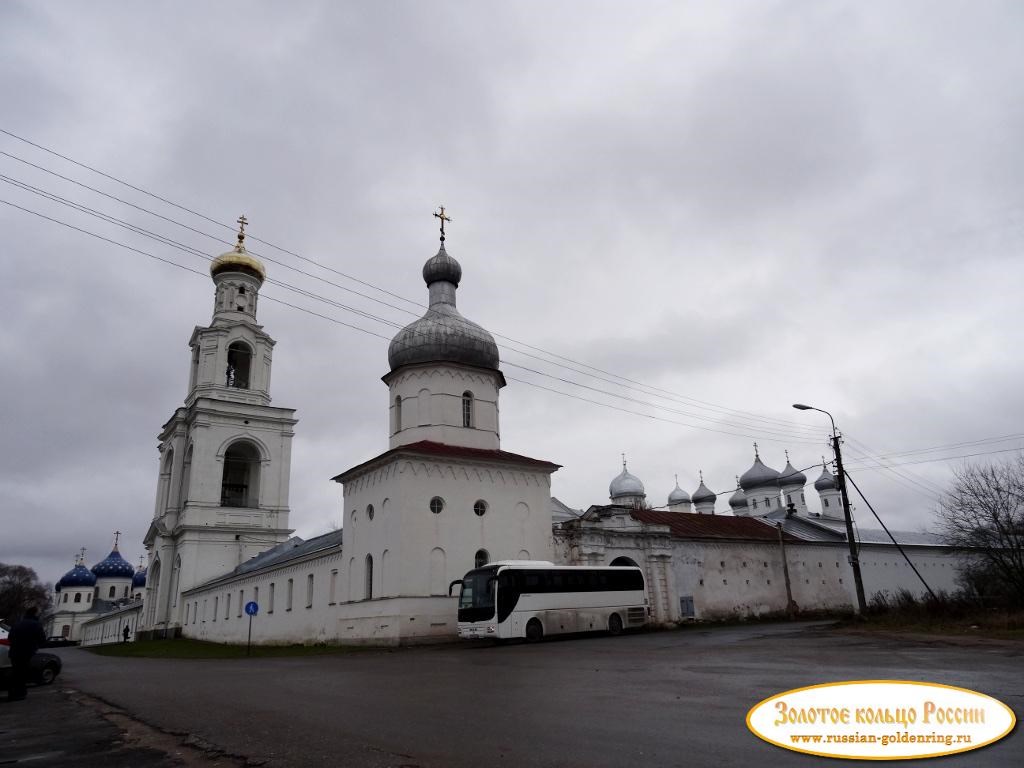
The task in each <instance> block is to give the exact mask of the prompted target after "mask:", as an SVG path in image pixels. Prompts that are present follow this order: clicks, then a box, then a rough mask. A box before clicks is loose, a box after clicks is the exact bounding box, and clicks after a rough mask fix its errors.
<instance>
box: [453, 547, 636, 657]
mask: <svg viewBox="0 0 1024 768" xmlns="http://www.w3.org/2000/svg"><path fill="white" fill-rule="evenodd" d="M456 584H461V585H462V588H461V590H460V592H459V637H464V638H471V639H489V638H493V639H497V640H505V639H508V638H513V637H525V638H526V639H527V640H529V641H530V642H537V641H538V640H540V639H541V638H542V637H544V635H556V634H560V633H563V632H590V631H605V630H606V631H608V632H609V633H611V634H613V635H617V634H619V633H620V632H622V630H623V629H624V628H632V627H641V626H643V625H644V624H645V623H646V622H647V598H646V596H645V594H644V576H643V573H642V572H641V570H640V569H639V568H636V567H590V566H566V565H554V564H553V563H549V562H546V561H534V560H507V561H501V562H496V563H489V564H488V565H485V566H483V567H482V568H474V569H473V570H472V571H470V572H469V573H467V574H466V575H465V577H464V578H462V579H459V580H457V581H453V582H452V583H451V584H450V585H449V586H448V594H451V592H452V587H454V586H455V585H456Z"/></svg>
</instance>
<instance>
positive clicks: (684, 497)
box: [668, 480, 690, 505]
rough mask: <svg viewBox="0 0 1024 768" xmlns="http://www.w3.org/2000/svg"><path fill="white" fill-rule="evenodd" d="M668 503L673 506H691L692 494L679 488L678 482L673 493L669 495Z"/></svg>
mask: <svg viewBox="0 0 1024 768" xmlns="http://www.w3.org/2000/svg"><path fill="white" fill-rule="evenodd" d="M668 503H669V504H670V505H671V504H689V503H690V494H688V493H687V492H686V491H684V490H683V489H682V488H680V487H679V481H678V480H677V481H676V487H675V488H673V489H672V493H670V494H669V495H668Z"/></svg>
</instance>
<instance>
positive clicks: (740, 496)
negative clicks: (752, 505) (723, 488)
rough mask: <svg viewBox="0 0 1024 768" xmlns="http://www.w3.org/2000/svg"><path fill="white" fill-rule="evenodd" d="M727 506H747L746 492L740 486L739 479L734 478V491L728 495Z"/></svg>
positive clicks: (734, 507) (741, 507) (738, 507)
mask: <svg viewBox="0 0 1024 768" xmlns="http://www.w3.org/2000/svg"><path fill="white" fill-rule="evenodd" d="M729 506H730V507H732V508H733V509H743V508H745V507H746V506H747V494H745V493H744V492H743V489H742V488H741V487H740V479H739V478H738V477H737V478H736V492H735V493H733V495H732V496H730V497H729Z"/></svg>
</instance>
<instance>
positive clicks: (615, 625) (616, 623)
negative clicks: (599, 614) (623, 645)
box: [608, 613, 622, 635]
mask: <svg viewBox="0 0 1024 768" xmlns="http://www.w3.org/2000/svg"><path fill="white" fill-rule="evenodd" d="M608 634H609V635H621V634H622V617H620V616H619V614H617V613H613V614H612V615H611V616H610V617H609V618H608Z"/></svg>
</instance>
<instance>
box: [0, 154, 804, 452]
mask: <svg viewBox="0 0 1024 768" xmlns="http://www.w3.org/2000/svg"><path fill="white" fill-rule="evenodd" d="M0 180H2V181H5V182H8V183H12V184H14V185H15V186H18V187H19V188H27V189H28V191H32V192H33V193H35V194H39V195H41V196H43V197H44V198H46V199H49V200H52V201H54V202H59V203H61V204H64V205H67V206H69V207H71V208H73V209H75V210H78V211H80V212H83V213H87V214H88V215H91V216H94V217H97V218H100V219H101V220H103V221H106V222H107V223H111V224H114V225H116V226H119V227H122V228H123V229H127V230H129V231H131V232H134V233H136V234H140V235H143V236H145V237H149V238H151V239H154V240H156V241H158V242H160V243H162V244H164V245H168V246H170V247H173V248H177V249H178V250H181V251H183V252H186V253H189V254H191V255H194V256H198V257H199V258H202V259H204V260H206V261H212V257H210V256H208V255H207V254H205V253H203V252H202V251H199V250H197V249H195V248H192V247H191V246H188V245H186V244H184V243H180V242H178V241H176V240H172V239H170V238H167V237H164V236H163V235H159V234H157V233H153V232H151V231H149V230H146V229H143V228H141V227H138V226H136V225H133V224H130V223H129V222H126V221H124V220H122V219H118V218H116V217H113V216H109V215H108V214H104V213H102V212H99V211H96V210H95V209H92V208H89V207H88V206H83V205H81V204H79V203H75V202H74V201H69V200H67V199H66V198H63V197H61V196H59V195H54V194H52V193H49V192H46V191H45V190H40V189H38V188H35V187H32V185H28V184H24V183H23V182H20V181H18V180H14V179H11V178H10V177H7V176H4V175H2V174H0ZM12 205H13V204H12ZM14 207H16V208H19V209H20V210H23V211H26V212H32V211H31V210H30V209H27V208H23V207H21V206H14ZM44 218H47V219H48V220H50V221H53V222H55V223H61V222H60V221H59V220H57V219H54V218H52V217H45V216H44ZM74 229H77V230H78V231H80V232H83V233H86V234H88V233H89V231H88V230H84V229H81V228H78V227H74ZM107 242H116V241H112V240H109V239H108V240H107ZM298 271H300V272H301V270H298ZM303 274H308V273H303ZM266 282H267V283H269V284H271V285H276V286H280V287H282V288H284V289H286V290H289V291H292V292H295V293H298V294H300V295H302V296H305V297H307V298H311V299H314V300H316V301H321V302H324V303H326V304H329V305H331V306H333V307H336V308H338V309H341V310H343V311H346V312H351V313H354V314H356V315H359V316H360V317H363V318H365V319H368V320H373V321H375V322H380V323H383V324H385V325H388V326H390V327H393V328H396V329H397V328H401V327H402V325H401V324H399V323H396V322H394V321H392V320H389V319H387V318H382V317H380V316H378V315H374V314H372V313H370V312H366V311H364V310H361V309H358V308H356V307H351V306H349V305H346V304H342V303H340V302H337V301H335V300H333V299H330V298H328V297H325V296H322V295H320V294H317V293H314V292H312V291H309V290H307V289H305V288H300V287H298V286H295V285H292V284H289V283H286V282H283V281H281V280H276V279H274V278H267V280H266ZM421 335H422V334H421ZM506 349H508V348H507V347H506ZM509 351H511V352H514V353H517V354H522V355H525V356H527V357H534V358H536V356H535V355H530V354H529V353H526V352H522V351H521V350H515V349H511V350H509ZM536 359H540V358H536ZM542 362H548V361H544V360H542ZM505 365H507V366H511V367H516V368H520V369H522V370H525V371H528V372H530V373H533V374H536V375H538V376H544V377H546V378H551V379H554V380H557V381H560V382H562V383H565V384H570V385H571V386H576V387H580V388H582V389H587V390H590V391H592V392H596V393H600V394H604V395H607V396H609V397H615V398H619V399H622V400H626V401H627V402H633V403H637V404H640V405H643V406H645V407H648V408H655V409H659V410H663V411H666V412H670V413H674V414H677V415H681V416H686V417H688V418H693V419H698V420H701V421H708V422H711V423H713V424H716V425H719V426H724V427H731V428H733V429H750V430H753V431H755V432H758V433H761V434H762V435H774V436H776V437H785V438H786V439H787V441H789V442H794V443H801V442H802V443H810V442H811V441H808V440H806V438H804V437H803V436H800V435H793V434H787V433H784V432H780V431H778V430H772V429H769V428H767V427H762V426H760V425H753V424H733V423H730V422H726V421H724V420H721V419H712V418H710V417H707V416H703V415H701V414H695V413H691V412H687V411H682V410H678V409H674V408H669V407H667V406H664V405H660V404H658V403H651V402H648V401H645V400H639V399H637V398H632V397H628V396H627V395H622V394H619V393H617V392H609V391H607V390H604V389H600V388H598V387H592V386H590V385H587V384H583V383H581V382H578V381H574V380H572V379H567V378H564V377H561V376H555V375H554V374H550V373H546V372H544V371H539V370H536V369H534V368H530V367H528V366H523V365H519V364H517V363H513V362H511V361H508V360H506V361H505ZM570 370H575V369H570ZM577 372H578V371H577ZM613 383H614V382H613ZM679 423H683V422H679ZM686 425H687V426H692V427H694V428H697V429H704V427H702V426H701V425H697V424H686ZM710 431H716V432H721V433H722V434H732V435H738V434H739V433H736V432H728V431H724V430H710ZM740 436H743V435H740ZM746 436H748V437H756V436H753V435H746ZM762 439H763V438H762ZM780 442H782V441H781V440H780Z"/></svg>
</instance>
